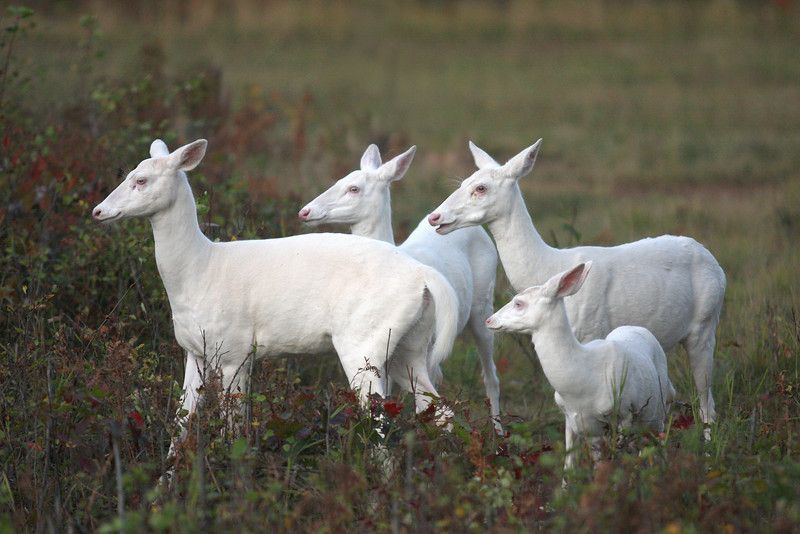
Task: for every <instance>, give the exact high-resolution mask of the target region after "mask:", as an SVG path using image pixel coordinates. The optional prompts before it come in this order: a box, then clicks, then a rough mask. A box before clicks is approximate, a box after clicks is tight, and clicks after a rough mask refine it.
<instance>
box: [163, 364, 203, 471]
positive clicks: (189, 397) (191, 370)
mask: <svg viewBox="0 0 800 534" xmlns="http://www.w3.org/2000/svg"><path fill="white" fill-rule="evenodd" d="M204 376H205V360H203V359H202V358H198V357H197V356H195V355H194V354H192V353H191V352H187V353H186V369H185V371H184V374H183V395H182V396H181V399H182V400H181V407H180V408H179V409H178V412H177V414H176V419H177V421H178V427H179V430H178V435H177V436H175V437H173V438H172V441H171V442H170V445H169V451H168V452H167V461H168V462H169V463H173V462H174V460H175V450H176V449H177V447H178V445H179V444H180V443H181V442H182V441H183V440H184V439H186V435H187V433H188V424H189V418H190V417H191V416H192V414H193V413H195V411H196V410H197V404H198V402H199V400H200V393H199V392H198V389H199V388H200V387H201V386H202V385H203V380H204ZM174 473H175V466H174V465H171V466H170V468H169V469H167V471H166V472H165V473H164V474H163V475H161V479H160V482H159V483H160V484H161V485H162V486H163V485H166V486H170V485H171V483H172V478H173V475H174Z"/></svg>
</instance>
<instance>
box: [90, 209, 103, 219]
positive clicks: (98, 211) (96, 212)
mask: <svg viewBox="0 0 800 534" xmlns="http://www.w3.org/2000/svg"><path fill="white" fill-rule="evenodd" d="M102 214H103V210H101V209H100V208H95V209H94V211H93V212H92V217H94V218H95V219H99V218H100V216H101V215H102Z"/></svg>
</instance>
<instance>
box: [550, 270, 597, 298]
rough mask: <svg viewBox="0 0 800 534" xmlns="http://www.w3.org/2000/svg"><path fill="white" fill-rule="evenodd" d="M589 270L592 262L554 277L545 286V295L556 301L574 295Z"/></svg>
mask: <svg viewBox="0 0 800 534" xmlns="http://www.w3.org/2000/svg"><path fill="white" fill-rule="evenodd" d="M591 268H592V262H590V261H587V262H586V263H581V264H580V265H578V266H576V267H573V268H572V269H570V270H569V271H565V272H563V273H561V274H557V275H555V276H554V277H552V278H551V279H550V280H548V281H547V283H546V284H545V294H546V295H548V296H550V297H552V298H557V299H563V298H564V297H568V296H570V295H574V294H575V293H577V292H578V290H579V289H580V288H581V286H582V285H583V282H584V281H585V280H586V276H587V275H588V274H589V270H590V269H591Z"/></svg>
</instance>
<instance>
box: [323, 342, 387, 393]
mask: <svg viewBox="0 0 800 534" xmlns="http://www.w3.org/2000/svg"><path fill="white" fill-rule="evenodd" d="M333 346H334V348H335V349H336V353H337V354H338V355H339V361H340V362H341V364H342V369H344V374H345V375H346V376H347V382H348V383H349V385H350V387H351V388H353V389H354V390H355V391H356V392H357V393H358V395H359V398H360V399H361V403H362V405H363V406H364V407H365V408H368V407H369V397H370V395H372V394H373V393H377V394H378V395H380V396H381V397H384V396H386V389H387V376H386V357H385V353H386V340H383V341H381V340H379V339H374V340H367V341H366V342H361V343H358V342H350V341H348V340H337V339H334V340H333Z"/></svg>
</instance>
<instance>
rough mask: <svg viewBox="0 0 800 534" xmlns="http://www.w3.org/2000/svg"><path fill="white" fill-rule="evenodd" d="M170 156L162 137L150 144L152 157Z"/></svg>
mask: <svg viewBox="0 0 800 534" xmlns="http://www.w3.org/2000/svg"><path fill="white" fill-rule="evenodd" d="M167 156H169V149H168V148H167V144H166V143H165V142H164V141H162V140H161V139H156V140H155V141H153V142H152V143H151V144H150V157H151V158H163V157H167Z"/></svg>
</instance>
